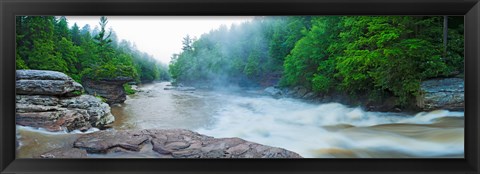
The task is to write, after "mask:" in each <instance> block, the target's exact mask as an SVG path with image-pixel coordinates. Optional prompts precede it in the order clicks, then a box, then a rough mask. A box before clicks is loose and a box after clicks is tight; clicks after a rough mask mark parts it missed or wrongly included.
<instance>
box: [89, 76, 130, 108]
mask: <svg viewBox="0 0 480 174" xmlns="http://www.w3.org/2000/svg"><path fill="white" fill-rule="evenodd" d="M132 80H133V79H131V78H126V77H118V78H114V79H102V80H92V79H83V81H82V84H83V86H84V87H85V91H86V92H87V93H88V94H90V95H95V96H97V95H98V96H101V97H103V98H105V100H106V102H107V103H108V104H115V103H123V102H124V101H125V100H127V94H126V93H125V90H124V89H123V84H125V83H128V82H131V81H132Z"/></svg>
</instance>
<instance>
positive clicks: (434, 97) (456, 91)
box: [263, 78, 465, 112]
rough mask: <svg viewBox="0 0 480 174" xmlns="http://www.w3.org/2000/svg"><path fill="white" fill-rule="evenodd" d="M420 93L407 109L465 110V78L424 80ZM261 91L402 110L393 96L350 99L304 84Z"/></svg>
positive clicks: (271, 94)
mask: <svg viewBox="0 0 480 174" xmlns="http://www.w3.org/2000/svg"><path fill="white" fill-rule="evenodd" d="M420 87H421V94H420V95H419V96H418V97H417V98H416V99H415V100H416V104H415V105H413V104H412V105H411V106H409V108H407V109H409V110H415V111H421V110H422V111H432V110H437V109H446V110H454V111H462V110H464V105H465V103H464V92H465V90H464V80H463V79H461V78H439V79H431V80H427V81H424V82H422V83H421V84H420ZM263 92H264V94H266V95H270V96H272V97H275V98H282V97H289V98H297V99H302V100H306V101H309V102H314V103H328V102H339V103H343V104H348V105H359V106H361V107H363V108H365V110H368V111H379V112H400V111H402V109H400V107H398V106H397V105H396V104H395V97H389V98H385V99H383V100H382V101H377V102H372V101H369V100H368V97H361V96H360V97H358V98H355V99H352V98H351V97H349V96H348V95H347V94H341V93H330V94H320V93H316V92H313V91H310V90H308V89H307V88H305V87H303V86H296V87H294V88H281V87H277V86H271V87H267V88H265V89H264V91H263Z"/></svg>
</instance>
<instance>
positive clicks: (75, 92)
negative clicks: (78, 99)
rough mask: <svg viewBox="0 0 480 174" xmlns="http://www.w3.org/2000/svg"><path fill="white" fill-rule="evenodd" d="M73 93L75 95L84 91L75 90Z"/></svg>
mask: <svg viewBox="0 0 480 174" xmlns="http://www.w3.org/2000/svg"><path fill="white" fill-rule="evenodd" d="M72 94H74V95H77V96H78V95H82V94H83V91H73V92H72Z"/></svg>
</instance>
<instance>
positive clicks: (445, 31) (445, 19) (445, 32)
mask: <svg viewBox="0 0 480 174" xmlns="http://www.w3.org/2000/svg"><path fill="white" fill-rule="evenodd" d="M447 38H448V16H443V58H444V59H446V58H447Z"/></svg>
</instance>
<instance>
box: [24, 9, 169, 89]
mask: <svg viewBox="0 0 480 174" xmlns="http://www.w3.org/2000/svg"><path fill="white" fill-rule="evenodd" d="M99 24H100V28H97V27H96V28H95V29H93V30H92V29H91V28H90V26H89V25H88V24H87V25H85V26H83V27H82V28H81V29H80V27H79V26H78V25H77V24H76V23H75V24H74V25H73V26H72V27H71V28H69V27H68V21H67V19H66V18H65V17H54V16H17V17H16V37H17V38H16V42H17V43H16V44H17V49H16V68H17V69H39V70H54V71H60V72H63V73H66V74H67V75H69V76H71V77H72V78H73V79H74V80H76V81H78V82H81V80H82V78H89V79H109V78H115V77H128V78H132V79H134V80H135V81H136V82H151V81H154V80H169V74H168V70H167V68H168V66H167V65H163V64H161V63H159V62H157V61H156V60H155V59H154V58H153V57H152V56H151V55H149V54H147V53H144V52H141V51H139V50H138V49H137V48H136V47H135V45H134V44H132V43H131V42H129V41H126V40H122V41H119V40H118V38H117V36H116V34H115V32H114V31H113V29H111V28H110V29H109V30H108V31H107V29H106V28H107V24H108V19H107V18H106V17H101V18H100V22H99Z"/></svg>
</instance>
